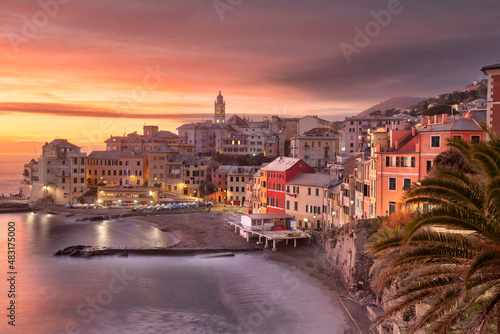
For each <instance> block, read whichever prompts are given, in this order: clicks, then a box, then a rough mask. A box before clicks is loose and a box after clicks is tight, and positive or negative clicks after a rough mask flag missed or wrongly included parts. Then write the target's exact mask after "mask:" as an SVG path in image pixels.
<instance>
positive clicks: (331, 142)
mask: <svg viewBox="0 0 500 334" xmlns="http://www.w3.org/2000/svg"><path fill="white" fill-rule="evenodd" d="M290 156H291V157H292V158H299V159H302V160H303V161H305V162H306V163H307V164H308V165H309V166H311V168H313V169H314V170H315V171H316V172H322V171H323V170H325V169H326V168H327V166H328V162H329V161H330V160H332V159H334V158H335V137H330V136H296V137H293V138H292V139H291V141H290Z"/></svg>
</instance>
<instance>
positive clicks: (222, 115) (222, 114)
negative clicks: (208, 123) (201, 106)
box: [214, 89, 226, 124]
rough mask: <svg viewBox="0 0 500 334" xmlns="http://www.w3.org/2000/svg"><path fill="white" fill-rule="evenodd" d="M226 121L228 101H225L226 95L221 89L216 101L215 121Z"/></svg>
mask: <svg viewBox="0 0 500 334" xmlns="http://www.w3.org/2000/svg"><path fill="white" fill-rule="evenodd" d="M225 121H226V102H224V97H223V96H222V94H221V91H220V89H219V95H217V100H215V103H214V123H215V124H224V122H225Z"/></svg>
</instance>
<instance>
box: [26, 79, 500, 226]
mask: <svg viewBox="0 0 500 334" xmlns="http://www.w3.org/2000/svg"><path fill="white" fill-rule="evenodd" d="M496 70H497V69H492V70H487V73H489V74H490V76H491V75H492V73H496V72H495V71H496ZM452 109H453V110H454V111H455V112H454V113H453V115H449V114H446V113H445V114H440V115H433V116H421V117H413V116H411V115H409V114H408V113H399V114H396V115H394V116H392V117H383V116H379V117H377V116H368V117H356V116H354V117H346V118H345V121H343V122H341V121H339V122H330V121H327V120H325V119H322V118H320V117H317V116H304V117H300V118H284V117H279V116H271V117H264V118H263V119H262V120H258V121H254V120H251V119H248V118H246V117H243V118H242V117H240V116H238V115H237V114H234V115H233V116H231V117H229V118H228V119H226V113H227V109H226V103H225V100H224V97H223V96H222V93H221V91H219V94H218V95H217V97H216V100H215V102H214V111H213V121H211V120H207V121H205V122H202V123H191V124H184V125H182V126H180V127H179V128H178V129H177V131H178V133H177V134H174V133H172V132H170V131H161V130H160V129H159V128H158V126H154V125H144V127H143V133H142V134H139V133H137V132H134V133H128V134H124V135H122V136H119V135H111V136H110V137H109V138H108V139H107V140H106V141H105V144H106V150H105V151H93V152H90V153H88V154H87V153H86V152H81V149H80V147H78V146H77V145H75V144H73V143H70V142H68V141H67V140H65V139H55V140H53V141H51V142H47V143H46V144H45V145H44V146H43V148H42V149H43V153H42V155H41V157H40V158H38V159H33V160H32V161H30V162H29V163H27V164H26V165H25V167H24V172H23V176H24V181H23V185H24V187H23V194H24V195H25V197H27V198H30V200H32V201H33V200H34V201H40V202H42V203H46V204H55V205H67V204H77V203H89V204H94V205H102V206H108V205H122V206H136V205H146V206H148V205H157V204H161V203H168V202H171V201H173V200H175V199H191V200H200V201H212V202H213V203H215V204H222V205H224V206H228V207H231V208H234V209H235V210H240V211H244V212H246V213H248V214H266V213H269V214H270V213H283V214H288V215H290V216H292V217H293V220H294V221H296V226H297V228H299V229H306V230H307V229H312V230H318V231H325V230H329V229H331V228H333V227H338V226H343V225H344V224H346V223H348V222H350V221H353V220H355V219H358V218H359V219H363V218H364V219H368V218H377V217H381V216H388V215H391V214H392V213H394V212H396V211H397V210H398V208H399V209H400V210H401V208H400V205H399V204H400V202H401V196H402V195H403V193H404V192H405V191H406V190H408V189H409V188H410V187H411V185H412V184H413V183H415V182H418V181H419V180H420V179H422V178H424V177H425V176H426V175H427V174H428V173H429V171H430V170H431V169H432V166H433V161H434V158H435V157H436V156H438V155H439V154H440V153H442V152H444V151H445V150H446V149H447V146H446V140H447V139H448V138H453V137H461V138H463V139H464V140H466V141H469V142H478V141H481V140H483V139H485V133H484V131H483V129H482V128H481V124H482V123H484V122H487V121H488V124H494V123H493V121H492V120H493V118H492V116H491V115H490V114H488V110H487V103H486V101H485V100H477V101H474V102H473V103H471V104H469V105H463V104H462V105H456V106H452ZM490 112H491V110H490ZM221 156H226V157H228V156H229V157H232V158H238V157H240V158H243V159H240V160H245V159H244V158H247V159H246V160H247V161H249V160H252V159H251V158H254V159H253V160H254V161H257V160H258V159H256V158H259V157H260V159H259V160H260V161H266V162H262V163H261V164H260V165H250V164H249V163H248V162H247V163H246V164H245V165H237V164H236V163H232V164H229V165H225V164H223V163H221V162H220V160H221V159H220V157H221ZM235 161H237V160H235ZM412 210H413V211H415V210H416V211H420V212H425V211H427V210H428V206H427V205H423V207H415V208H412Z"/></svg>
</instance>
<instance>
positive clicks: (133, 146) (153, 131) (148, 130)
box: [104, 125, 189, 151]
mask: <svg viewBox="0 0 500 334" xmlns="http://www.w3.org/2000/svg"><path fill="white" fill-rule="evenodd" d="M104 142H105V143H106V151H152V150H155V149H156V148H158V147H160V146H164V145H168V146H175V147H180V148H181V149H183V150H189V148H187V147H185V146H182V145H181V146H180V145H179V138H178V136H177V135H176V134H175V133H172V132H170V131H160V130H159V128H158V126H156V125H144V127H143V134H142V135H140V134H138V133H137V131H135V132H133V133H129V134H124V135H123V136H110V137H109V138H108V139H106V140H105V141H104Z"/></svg>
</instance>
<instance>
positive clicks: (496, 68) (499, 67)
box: [481, 63, 500, 74]
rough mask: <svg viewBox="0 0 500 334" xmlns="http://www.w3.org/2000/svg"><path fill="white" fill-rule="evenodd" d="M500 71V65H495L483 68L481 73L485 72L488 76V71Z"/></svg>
mask: <svg viewBox="0 0 500 334" xmlns="http://www.w3.org/2000/svg"><path fill="white" fill-rule="evenodd" d="M498 69H500V63H498V64H493V65H487V66H483V68H481V71H483V72H484V74H486V71H489V70H498Z"/></svg>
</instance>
